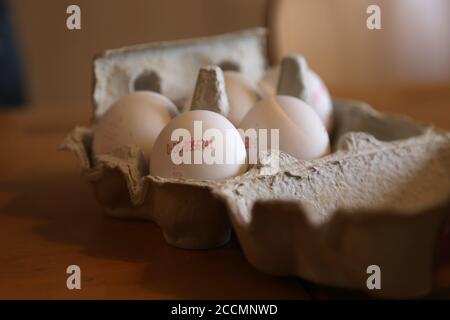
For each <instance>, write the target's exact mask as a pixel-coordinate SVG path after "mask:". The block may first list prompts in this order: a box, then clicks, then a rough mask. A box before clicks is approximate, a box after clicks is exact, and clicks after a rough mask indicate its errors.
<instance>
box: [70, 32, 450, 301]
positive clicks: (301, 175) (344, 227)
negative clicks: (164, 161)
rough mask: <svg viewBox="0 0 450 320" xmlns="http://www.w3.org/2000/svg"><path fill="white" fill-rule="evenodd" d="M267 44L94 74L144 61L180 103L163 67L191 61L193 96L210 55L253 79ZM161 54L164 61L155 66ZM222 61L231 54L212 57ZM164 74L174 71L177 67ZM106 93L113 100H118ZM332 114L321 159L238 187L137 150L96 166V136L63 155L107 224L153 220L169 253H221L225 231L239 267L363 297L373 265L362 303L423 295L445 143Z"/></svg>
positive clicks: (267, 161) (338, 104)
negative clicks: (240, 255) (158, 172)
mask: <svg viewBox="0 0 450 320" xmlns="http://www.w3.org/2000/svg"><path fill="white" fill-rule="evenodd" d="M221 37H223V38H221ZM221 39H223V41H222V40H221ZM264 39H265V38H264V33H263V31H261V30H256V31H245V32H243V33H236V34H231V35H225V36H219V37H213V38H206V39H202V40H193V41H183V42H181V44H182V45H179V43H178V44H175V45H172V44H170V43H164V44H163V45H162V47H159V46H157V45H148V46H139V47H133V48H129V49H120V50H116V51H110V54H109V55H107V56H104V57H102V58H100V59H101V61H99V60H96V61H95V68H96V69H97V68H100V67H99V66H100V65H103V67H104V69H105V70H106V69H107V68H112V67H111V66H112V65H115V67H114V68H121V69H122V70H128V71H129V73H127V72H128V71H125V72H124V73H127V74H128V75H127V77H124V78H123V79H128V80H123V81H124V83H128V82H127V81H129V79H133V77H132V76H131V75H132V74H133V73H135V72H136V70H137V69H138V66H139V64H140V63H141V62H142V61H144V60H145V61H146V68H148V70H150V69H151V70H156V68H158V67H160V68H161V69H158V75H159V77H160V81H161V82H160V83H161V84H163V85H162V87H163V89H162V90H161V91H162V92H163V93H166V94H168V95H169V97H171V98H173V99H175V98H179V99H181V98H183V97H185V96H186V95H187V92H186V91H184V90H185V89H183V90H181V89H180V92H179V91H178V89H179V88H180V87H178V84H176V82H173V81H172V80H167V81H166V78H165V76H164V75H165V74H166V72H169V70H170V64H171V59H175V60H177V59H179V57H184V59H187V61H194V60H195V61H196V62H195V63H192V64H186V65H184V66H183V68H182V70H181V71H180V72H182V73H188V74H189V76H187V77H186V79H187V78H189V79H192V86H193V85H194V79H195V75H196V73H197V71H198V66H199V65H201V64H202V63H203V61H204V59H205V58H204V57H209V56H208V55H209V54H211V56H210V57H209V58H208V59H207V60H208V63H210V61H214V62H219V61H222V60H224V59H225V58H226V59H228V58H229V57H236V59H237V60H236V61H239V62H245V61H253V62H252V63H253V67H251V68H250V67H249V68H244V67H243V66H244V65H245V64H244V63H242V65H241V66H240V68H241V70H246V71H245V72H248V73H247V74H248V75H250V74H251V76H253V77H255V79H257V78H258V77H259V76H260V75H261V74H262V73H263V71H264V67H265V60H266V59H265V49H264V48H265V40H264ZM191 46H192V47H191ZM208 46H211V51H209V49H208V48H209V47H208ZM143 48H145V50H144V51H142V50H143ZM193 48H196V50H194V49H193ZM199 48H201V49H199ZM242 48H247V50H242ZM164 50H169V52H172V51H173V52H172V53H171V54H169V55H168V56H167V57H165V59H166V60H165V62H164V67H162V66H161V64H160V61H161V60H160V58H161V55H162V52H163V51H164ZM221 50H224V51H226V52H227V53H228V54H224V55H222V53H221V54H219V55H217V56H216V54H217V53H218V52H222V51H221ZM124 52H126V54H125V55H124V54H123V53H124ZM199 52H201V54H200V53H199ZM115 53H117V54H118V56H116V55H115ZM191 54H192V56H191ZM170 57H172V58H170ZM153 59H155V60H153ZM197 59H198V60H197ZM227 61H228V62H229V63H231V64H232V63H234V62H233V61H230V60H229V59H228V60H227ZM255 61H257V62H258V63H256V62H255ZM153 63H154V66H153ZM173 63H174V64H175V65H177V66H179V61H176V62H173ZM106 65H108V67H105V66H106ZM130 66H133V67H130ZM114 68H112V69H114ZM112 69H111V70H112ZM163 70H165V71H163ZM175 70H178V69H175ZM173 73H176V72H173ZM107 74H108V72H106V71H105V73H96V77H97V85H96V87H95V90H94V96H95V97H96V98H95V101H96V112H95V114H96V115H97V116H100V115H101V114H102V113H103V112H104V111H105V110H106V105H107V104H108V103H110V102H111V101H113V100H112V97H109V96H108V94H111V93H112V92H113V91H114V90H113V89H114V87H111V86H115V85H117V83H118V82H115V81H113V80H111V79H109V80H107V79H105V78H103V77H112V76H113V73H111V74H109V75H108V76H106V75H107ZM168 77H169V78H173V77H175V76H174V75H173V74H171V75H168ZM117 81H119V80H117ZM120 81H122V80H120ZM100 83H101V85H99V84H100ZM128 90H132V87H130V86H128ZM125 91H126V90H125ZM181 91H182V92H181ZM125 93H128V91H127V92H124V93H123V94H125ZM115 94H116V96H115V97H116V98H117V95H118V94H121V93H120V92H116V93H115ZM334 110H335V130H334V133H333V136H332V151H333V152H332V153H331V154H330V155H328V156H325V157H323V158H321V159H317V160H311V161H302V160H297V159H295V158H293V157H292V156H290V155H288V154H285V153H283V152H280V154H279V155H273V154H272V155H271V154H268V155H266V156H265V157H264V158H262V159H261V161H260V163H259V164H258V165H254V166H252V167H251V168H250V169H249V171H248V172H246V173H245V174H243V175H242V176H238V177H234V178H230V179H227V180H224V181H200V180H186V179H166V178H161V177H154V176H151V175H149V169H148V163H147V162H146V161H144V159H143V156H142V154H141V152H140V150H138V149H137V148H136V147H134V146H126V147H123V148H120V149H118V150H115V151H114V152H112V153H110V154H106V155H100V156H98V158H97V159H96V161H95V164H94V161H93V158H92V155H91V144H92V137H93V129H92V128H88V127H77V128H75V129H74V130H73V131H72V132H71V133H70V134H69V135H68V137H67V138H66V140H65V141H64V143H63V145H62V148H63V149H66V150H69V151H71V152H72V153H74V154H75V155H76V157H77V158H78V160H79V163H80V166H81V170H82V175H83V176H84V177H85V178H86V180H87V181H88V182H89V183H90V184H91V185H92V187H93V190H94V193H95V197H96V198H97V200H98V201H99V202H100V204H101V206H102V207H103V209H104V210H105V212H106V213H107V214H108V215H111V216H114V217H118V218H139V219H145V220H152V221H154V222H156V223H157V224H158V225H159V226H160V227H161V230H162V233H163V235H164V237H165V239H166V241H167V242H168V243H170V244H171V245H174V246H177V247H181V248H189V249H203V248H212V247H217V246H221V245H223V244H225V243H227V242H228V241H229V239H230V235H231V232H232V230H234V232H235V233H236V235H237V238H238V240H239V242H240V244H241V247H242V249H243V251H244V254H245V256H246V258H247V259H248V261H249V262H250V263H251V264H252V265H254V266H255V267H256V268H258V269H259V270H262V271H264V272H267V273H271V274H276V275H296V276H300V277H302V278H305V279H308V280H310V281H313V282H315V283H320V284H324V285H332V286H339V287H345V288H358V289H362V290H367V284H366V280H367V278H368V274H367V268H368V267H369V266H371V265H376V266H378V267H379V268H380V270H381V272H382V289H381V290H373V291H370V293H371V294H375V295H379V296H383V297H416V296H421V295H425V294H427V293H429V292H430V291H431V290H432V288H433V270H434V267H435V263H436V261H435V259H434V255H435V248H436V247H437V245H438V243H437V239H438V237H439V234H440V230H441V228H442V226H443V225H444V223H445V222H446V221H447V220H448V219H449V214H450V133H448V132H446V131H442V130H439V129H436V128H434V127H432V126H427V125H423V124H419V123H416V122H414V121H412V120H409V119H407V118H405V117H400V116H391V115H385V114H382V113H379V112H377V111H375V110H373V109H372V108H371V107H369V106H368V105H366V104H364V103H361V102H353V101H334ZM274 156H279V166H277V167H274V166H273V165H272V164H273V163H274V161H273V159H271V157H274Z"/></svg>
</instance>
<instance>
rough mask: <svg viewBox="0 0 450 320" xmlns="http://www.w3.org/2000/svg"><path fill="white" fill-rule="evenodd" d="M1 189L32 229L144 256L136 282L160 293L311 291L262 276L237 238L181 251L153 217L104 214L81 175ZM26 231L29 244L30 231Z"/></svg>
mask: <svg viewBox="0 0 450 320" xmlns="http://www.w3.org/2000/svg"><path fill="white" fill-rule="evenodd" d="M0 190H1V191H6V192H7V193H11V199H10V200H9V201H8V202H7V203H6V205H4V206H2V207H0V212H1V214H2V215H8V216H10V217H20V218H26V219H32V220H36V221H39V225H38V226H37V227H35V228H34V229H33V232H34V233H35V234H37V235H38V236H39V237H42V238H44V239H45V240H47V241H50V242H54V243H60V244H66V245H70V246H73V245H75V246H77V247H80V248H81V250H82V253H84V254H86V255H87V256H90V257H94V258H101V259H110V260H115V261H124V263H125V262H138V263H145V265H146V272H145V276H144V277H143V279H142V281H141V283H140V284H139V285H142V286H144V287H147V288H149V289H151V290H152V292H158V293H161V294H162V295H163V296H170V297H173V298H181V299H183V298H227V297H228V298H308V295H307V294H306V293H305V291H304V290H303V289H302V287H301V285H300V283H299V282H298V281H297V280H296V279H294V278H289V277H273V276H269V275H265V274H263V273H261V272H258V271H257V270H255V269H254V268H253V267H252V266H250V265H249V264H248V262H247V261H246V260H245V257H244V256H243V254H242V252H241V250H240V248H239V244H238V243H237V241H236V240H233V241H231V243H229V244H228V245H226V246H224V247H222V248H218V249H214V250H202V251H193V250H182V249H177V248H174V247H171V246H169V245H167V244H166V242H165V241H164V239H163V236H162V233H161V232H160V230H159V228H158V227H157V226H156V225H155V224H154V223H152V222H145V221H132V220H118V219H113V218H109V217H106V216H105V215H104V214H103V213H102V211H101V208H100V206H99V205H98V204H97V203H96V202H95V200H94V197H93V194H92V193H91V192H90V191H91V190H90V189H89V188H88V187H87V186H86V184H85V183H84V181H83V180H82V179H81V178H80V177H79V175H76V174H74V175H70V176H55V177H47V178H36V179H33V178H30V179H29V180H22V181H16V182H7V183H0ZM41 222H42V223H41ZM13 223H15V222H13ZM17 223H20V222H17ZM24 237H26V238H29V241H30V247H33V245H34V244H33V242H32V241H33V237H34V236H33V235H27V234H25V235H24ZM36 250H37V251H36V252H38V251H39V250H42V249H41V248H36ZM71 252H72V251H71ZM65 254H70V252H69V253H65ZM73 254H74V255H75V254H77V255H78V256H79V251H78V250H73ZM125 298H126V297H125Z"/></svg>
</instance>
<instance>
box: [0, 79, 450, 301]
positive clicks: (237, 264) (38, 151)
mask: <svg viewBox="0 0 450 320" xmlns="http://www.w3.org/2000/svg"><path fill="white" fill-rule="evenodd" d="M336 93H337V94H338V95H340V96H344V95H346V96H352V97H356V98H359V99H364V100H366V101H369V102H372V105H374V106H376V107H377V108H378V109H380V110H383V111H389V112H401V113H404V114H408V115H410V116H412V117H414V118H416V119H418V120H423V121H426V122H432V123H435V124H436V125H438V126H440V127H443V128H446V129H450V89H448V88H440V89H439V88H438V89H436V88H433V89H427V90H422V91H420V90H412V91H409V90H403V91H402V90H400V91H395V92H383V93H380V92H371V93H370V92H368V93H351V94H350V93H348V92H345V91H337V92H336ZM89 116H90V109H89V107H88V106H86V107H84V108H81V109H80V108H78V109H77V108H68V107H67V108H66V109H57V108H40V107H34V108H28V109H27V110H24V111H20V112H9V113H0V148H1V157H0V177H1V178H0V299H33V298H37V299H60V298H62V299H77V298H83V299H94V298H101V299H110V298H112V299H116V298H121V299H166V298H169V299H170V298H181V299H184V298H254V299H259V298H287V299H311V298H348V297H351V298H361V297H365V296H364V295H362V294H361V293H358V292H353V291H346V290H339V289H331V288H323V287H320V286H315V285H313V284H310V283H307V282H305V281H302V280H300V279H298V278H294V277H274V276H269V275H265V274H263V273H261V272H259V271H257V270H255V269H254V268H253V267H252V266H250V265H249V264H248V263H247V261H246V260H245V257H244V256H243V254H242V252H241V250H240V248H239V244H238V243H237V241H236V240H233V241H232V242H231V243H230V244H228V245H227V246H225V247H223V248H219V249H215V250H205V251H190V250H181V249H177V248H173V247H171V246H169V245H167V244H166V243H165V242H164V240H163V237H162V234H161V232H160V231H159V229H158V227H157V226H156V225H154V224H153V223H150V222H142V221H123V220H116V219H112V218H108V217H106V216H104V215H103V214H102V211H101V208H100V207H99V205H98V204H97V203H96V201H95V200H94V197H93V195H92V193H91V190H90V188H89V186H88V185H87V184H86V183H85V181H83V180H82V179H81V177H80V175H79V170H78V167H77V162H76V160H75V159H74V158H73V157H72V156H71V155H70V154H68V153H63V152H57V146H58V144H59V143H60V142H61V141H62V140H63V138H64V136H65V134H66V133H67V132H68V131H69V130H71V128H72V127H74V126H75V125H76V124H87V123H88V119H89ZM72 264H76V265H79V266H80V267H81V272H82V289H81V290H68V289H67V288H66V279H67V276H68V275H67V274H66V268H67V266H69V265H72ZM440 279H442V281H443V282H445V281H447V283H449V284H450V268H449V270H444V271H442V272H441V274H440ZM445 296H447V297H450V295H449V294H448V293H446V292H444V293H442V294H440V295H439V297H445Z"/></svg>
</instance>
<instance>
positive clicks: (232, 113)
mask: <svg viewBox="0 0 450 320" xmlns="http://www.w3.org/2000/svg"><path fill="white" fill-rule="evenodd" d="M223 75H224V78H225V91H226V93H227V96H228V103H229V111H228V116H227V118H228V119H229V120H230V121H231V122H232V123H233V124H234V125H235V126H238V125H239V124H240V123H241V121H242V119H243V118H244V116H245V115H246V114H247V112H248V111H249V110H250V109H251V108H252V107H253V106H254V105H255V104H256V102H258V101H259V100H260V92H259V89H258V87H257V86H256V85H255V84H254V83H253V82H251V81H250V80H249V79H247V78H246V77H245V76H244V75H243V74H241V73H239V72H236V71H225V72H224V73H223Z"/></svg>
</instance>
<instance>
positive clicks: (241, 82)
mask: <svg viewBox="0 0 450 320" xmlns="http://www.w3.org/2000/svg"><path fill="white" fill-rule="evenodd" d="M223 78H224V81H225V92H226V95H227V98H228V110H227V113H226V117H227V118H228V120H230V121H231V122H232V123H233V124H234V125H235V126H239V124H240V122H241V121H242V119H243V118H244V116H245V115H246V114H247V112H248V111H249V110H250V108H251V107H253V106H254V105H255V103H256V102H258V101H259V100H260V99H261V95H262V94H261V90H260V89H259V88H258V86H257V85H256V84H255V83H253V82H252V81H250V80H249V79H247V78H246V77H245V76H244V75H243V74H242V73H240V72H237V71H225V72H223ZM191 103H192V97H191V98H189V99H187V100H186V102H185V104H184V107H183V111H188V110H189V109H190V105H191Z"/></svg>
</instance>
